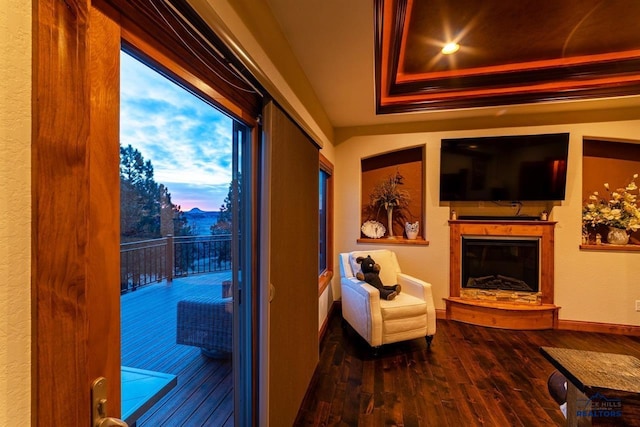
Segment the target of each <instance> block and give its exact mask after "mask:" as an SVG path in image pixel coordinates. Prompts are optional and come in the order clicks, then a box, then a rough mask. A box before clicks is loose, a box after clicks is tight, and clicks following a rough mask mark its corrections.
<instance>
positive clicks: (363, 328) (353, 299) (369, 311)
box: [340, 277, 382, 345]
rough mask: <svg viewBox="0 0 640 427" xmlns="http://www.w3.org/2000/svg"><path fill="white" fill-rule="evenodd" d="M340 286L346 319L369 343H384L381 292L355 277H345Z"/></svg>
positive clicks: (343, 312)
mask: <svg viewBox="0 0 640 427" xmlns="http://www.w3.org/2000/svg"><path fill="white" fill-rule="evenodd" d="M340 284H341V288H342V302H343V303H342V316H343V317H344V319H345V320H346V321H347V322H349V324H350V325H351V326H352V327H353V328H354V329H355V330H356V331H358V333H359V334H360V335H361V336H362V337H363V338H365V339H366V340H367V341H368V342H369V343H372V342H376V341H382V338H381V337H382V313H381V311H380V292H379V291H378V290H377V289H376V288H374V287H373V286H371V285H369V284H368V283H366V282H363V281H360V280H358V279H356V278H355V277H348V278H347V277H343V278H342V279H341V280H340ZM380 343H381V342H380ZM380 343H377V344H371V345H380Z"/></svg>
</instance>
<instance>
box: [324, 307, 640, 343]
mask: <svg viewBox="0 0 640 427" xmlns="http://www.w3.org/2000/svg"><path fill="white" fill-rule="evenodd" d="M341 309H342V301H341V300H337V301H334V302H333V303H332V304H331V307H330V308H329V313H327V317H326V319H325V321H324V324H323V325H322V328H320V340H322V338H323V337H324V334H325V333H326V331H327V327H328V321H329V319H330V318H331V316H332V315H333V314H334V313H338V312H340V310H341ZM436 319H437V320H446V319H447V311H446V310H445V309H444V308H436ZM557 322H558V323H557V328H556V329H564V330H567V331H579V332H597V333H602V334H615V335H631V336H635V337H638V336H640V326H634V325H619V324H615V323H598V322H585V321H581V320H562V319H558V321H557Z"/></svg>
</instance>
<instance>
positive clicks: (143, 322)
mask: <svg viewBox="0 0 640 427" xmlns="http://www.w3.org/2000/svg"><path fill="white" fill-rule="evenodd" d="M230 274H231V273H230V272H223V273H212V274H202V275H195V276H188V277H184V278H179V279H175V280H174V281H173V283H172V284H171V285H167V284H166V282H161V283H158V284H154V285H149V286H146V287H143V288H139V289H138V290H136V291H133V292H130V293H127V294H125V295H122V297H121V316H120V317H121V328H122V334H121V335H122V365H123V366H129V367H134V368H139V369H148V370H152V371H159V372H164V373H169V374H174V375H177V376H178V384H177V386H176V387H175V388H174V389H173V390H171V391H170V392H169V394H168V395H167V396H165V397H164V398H163V399H162V400H160V401H159V402H158V403H157V404H156V405H154V406H153V407H152V408H151V409H150V410H149V411H147V413H146V414H144V415H143V416H142V418H140V419H139V420H138V421H137V424H136V427H160V426H171V427H174V426H187V427H192V426H194V427H195V426H233V375H232V368H231V360H218V359H210V358H208V357H206V356H204V355H202V354H201V352H200V349H199V348H197V347H191V346H186V345H180V344H176V317H177V304H178V301H180V300H182V299H185V298H189V297H193V296H202V295H206V294H210V293H218V294H219V293H220V292H222V285H221V284H222V281H223V280H228V279H230V277H231V276H230Z"/></svg>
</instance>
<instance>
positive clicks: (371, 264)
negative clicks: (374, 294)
mask: <svg viewBox="0 0 640 427" xmlns="http://www.w3.org/2000/svg"><path fill="white" fill-rule="evenodd" d="M356 262H357V263H358V264H360V269H361V271H359V272H358V273H356V278H357V279H358V280H364V281H365V282H367V283H368V284H370V285H371V286H373V287H374V288H376V289H378V290H379V291H380V296H381V297H382V298H383V299H386V300H389V301H390V300H392V299H394V298H395V297H396V296H397V295H398V294H399V293H400V285H393V286H385V285H383V283H382V280H381V279H380V264H376V262H375V261H374V260H373V258H371V255H367V257H366V258H365V257H361V256H359V257H358V258H356Z"/></svg>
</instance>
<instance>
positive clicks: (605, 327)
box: [558, 319, 640, 337]
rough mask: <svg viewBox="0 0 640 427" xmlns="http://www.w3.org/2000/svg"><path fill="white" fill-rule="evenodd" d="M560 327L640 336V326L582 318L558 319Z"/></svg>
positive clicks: (570, 329)
mask: <svg viewBox="0 0 640 427" xmlns="http://www.w3.org/2000/svg"><path fill="white" fill-rule="evenodd" d="M558 329H564V330H567V331H580V332H598V333H603V334H617V335H631V336H636V337H637V336H640V326H633V325H618V324H615V323H597V322H584V321H580V320H562V319H558Z"/></svg>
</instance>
